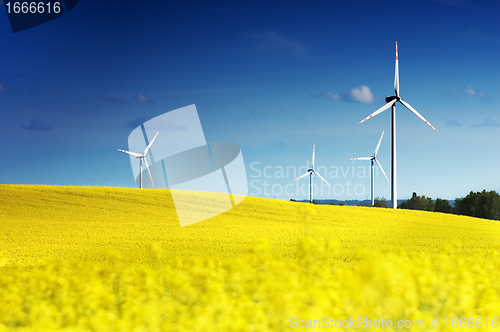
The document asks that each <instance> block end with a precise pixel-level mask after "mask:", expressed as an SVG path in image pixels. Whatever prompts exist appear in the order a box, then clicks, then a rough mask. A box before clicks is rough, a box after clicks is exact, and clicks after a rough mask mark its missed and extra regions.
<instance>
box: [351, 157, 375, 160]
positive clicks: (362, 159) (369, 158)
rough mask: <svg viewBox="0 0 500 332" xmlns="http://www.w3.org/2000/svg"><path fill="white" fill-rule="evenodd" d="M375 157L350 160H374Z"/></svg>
mask: <svg viewBox="0 0 500 332" xmlns="http://www.w3.org/2000/svg"><path fill="white" fill-rule="evenodd" d="M372 159H373V157H361V158H351V159H349V160H372Z"/></svg>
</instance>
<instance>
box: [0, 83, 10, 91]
mask: <svg viewBox="0 0 500 332" xmlns="http://www.w3.org/2000/svg"><path fill="white" fill-rule="evenodd" d="M8 91H10V86H8V85H7V84H5V83H2V82H0V93H1V92H8Z"/></svg>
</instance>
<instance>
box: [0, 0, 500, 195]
mask: <svg viewBox="0 0 500 332" xmlns="http://www.w3.org/2000/svg"><path fill="white" fill-rule="evenodd" d="M498 17H500V4H499V3H498V2H497V1H465V0H463V1H462V0H443V1H338V2H332V1H318V2H311V1H300V2H296V1H295V2H288V1H286V2H285V1H283V2H269V1H251V2H250V1H222V2H219V1H218V2H196V1H185V2H182V3H177V4H176V3H170V2H164V1H116V0H114V1H106V2H105V3H104V4H103V2H102V1H101V2H100V1H94V0H82V1H80V3H79V4H78V6H76V7H75V8H74V9H73V10H72V11H70V12H69V13H67V14H66V15H63V16H62V17H60V18H58V19H56V20H54V21H51V22H48V23H46V24H44V25H41V26H38V27H35V28H33V29H29V30H26V31H23V32H18V33H15V34H13V33H12V32H11V30H10V26H9V23H8V19H7V15H6V13H5V8H4V7H3V6H2V8H1V9H0V39H1V43H2V54H1V58H2V60H3V61H2V63H3V66H2V70H1V71H0V101H1V105H2V106H1V107H0V117H1V119H2V120H1V121H0V139H1V142H3V144H2V145H0V155H1V156H2V157H1V158H0V183H9V184H51V185H78V186H82V185H83V186H119V187H134V186H135V183H134V179H133V176H132V171H131V169H130V162H129V158H128V157H127V156H126V155H124V154H122V153H119V152H117V151H116V149H117V148H124V149H127V139H128V135H129V134H130V132H131V131H132V129H133V128H135V126H137V124H139V123H140V122H141V121H144V120H147V119H150V118H153V117H155V116H157V115H160V114H162V113H165V112H167V111H170V110H174V109H177V108H180V107H184V106H187V105H191V104H195V105H196V107H197V109H198V113H199V116H200V120H201V123H202V125H203V129H204V132H205V137H206V140H207V141H209V142H217V141H222V142H233V143H236V144H238V145H239V146H240V147H241V149H242V153H243V158H244V160H245V164H246V169H247V176H248V182H249V194H250V195H253V196H262V197H274V196H276V198H279V199H290V198H295V199H304V198H306V197H308V184H307V180H305V179H301V180H304V181H302V182H300V180H299V187H295V186H294V187H293V188H292V187H288V188H289V189H288V193H290V194H286V193H284V189H285V186H286V185H287V184H289V183H292V181H293V178H294V174H293V173H290V174H286V172H285V173H284V174H281V173H280V170H281V169H280V167H283V168H284V169H285V170H286V168H287V167H289V169H292V168H293V167H295V168H296V169H297V170H298V168H299V167H301V166H306V163H307V162H308V161H309V162H310V159H311V154H312V145H313V144H314V143H315V144H316V151H317V155H316V164H317V166H324V167H325V168H326V169H323V171H325V172H322V175H323V176H324V177H325V178H326V179H327V180H328V181H329V182H330V183H331V184H332V185H337V187H336V188H335V189H336V191H335V192H332V191H330V193H328V191H326V188H324V192H323V194H321V192H319V193H318V194H317V195H316V197H317V198H336V199H365V198H367V197H368V196H369V183H370V179H369V162H361V161H358V162H351V161H349V158H352V157H365V156H370V155H371V154H372V153H373V150H374V148H375V146H376V144H377V141H378V138H379V137H380V134H381V133H382V131H383V130H385V136H384V140H383V141H382V145H381V148H380V152H379V161H380V162H381V164H382V166H383V167H384V169H385V171H386V173H388V175H389V173H390V112H389V111H386V112H384V113H382V114H380V115H378V116H376V117H375V118H373V119H370V120H369V121H367V122H364V123H362V124H358V122H359V121H360V120H362V119H363V118H364V117H366V116H367V115H369V114H370V113H372V112H373V111H375V110H376V109H377V108H379V107H380V106H382V105H383V104H384V101H383V99H384V97H385V96H388V95H393V92H394V91H393V80H394V52H395V41H398V46H399V70H400V94H401V96H402V98H403V100H405V101H407V102H409V103H410V104H411V105H412V106H413V107H414V108H416V109H417V111H419V112H420V113H421V114H422V115H423V116H424V117H425V118H426V119H427V120H429V121H430V122H431V123H432V124H433V125H434V126H435V127H436V128H437V129H438V132H437V133H436V132H434V131H433V130H432V129H431V128H429V127H428V126H427V125H425V124H424V123H423V122H422V121H421V120H420V119H418V118H417V117H416V116H415V115H413V114H412V113H410V112H409V111H408V110H406V109H404V108H403V107H402V106H400V107H398V108H397V129H398V131H397V134H398V137H397V144H398V146H397V153H398V192H399V195H398V196H399V198H407V197H410V196H411V193H412V192H414V191H416V192H417V193H418V194H424V195H426V196H431V197H433V198H436V197H440V198H448V199H454V198H456V197H462V196H465V195H467V194H468V192H469V191H471V190H472V191H479V190H483V189H486V190H496V191H497V192H500V176H499V175H498V169H499V165H500V153H499V139H500V100H499V92H500V80H499V78H500V65H499V60H498V59H500V23H499V21H498ZM265 167H267V168H266V173H265V174H266V176H267V177H266V176H265V175H264V173H263V170H264V168H265ZM353 167H354V170H355V172H354V173H353V172H352V171H353ZM360 167H361V168H360ZM302 170H303V169H302ZM363 170H364V171H363ZM363 172H364V173H363ZM264 181H266V182H264ZM294 185H295V183H294ZM302 185H303V187H300V186H302ZM273 186H274V192H273V190H272V188H273ZM355 186H357V187H356V188H357V192H355V191H354V188H355ZM266 188H267V192H266ZM301 188H302V189H301ZM375 190H376V196H384V197H386V198H390V186H389V184H388V183H387V182H386V180H385V179H384V178H383V176H382V174H379V176H378V177H377V179H376V187H375Z"/></svg>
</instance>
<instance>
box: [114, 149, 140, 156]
mask: <svg viewBox="0 0 500 332" xmlns="http://www.w3.org/2000/svg"><path fill="white" fill-rule="evenodd" d="M117 150H118V151H121V152H125V153H128V154H129V155H132V156H134V157H142V154H138V153H135V152H130V151H127V150H121V149H117Z"/></svg>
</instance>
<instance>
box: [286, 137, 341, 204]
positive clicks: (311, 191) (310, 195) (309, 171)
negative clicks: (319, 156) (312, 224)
mask: <svg viewBox="0 0 500 332" xmlns="http://www.w3.org/2000/svg"><path fill="white" fill-rule="evenodd" d="M315 149H316V144H314V145H313V159H312V163H311V168H310V169H308V170H307V173H306V174H304V175H301V176H299V177H298V178H296V179H295V180H293V181H297V180H298V179H300V178H303V177H304V176H306V175H309V203H312V201H313V177H312V176H313V173H314V174H316V175H317V176H319V178H320V179H321V180H323V181H325V182H326V184H327V185H329V186H330V187H331V186H332V185H331V184H329V183H328V181H326V180H325V179H323V177H322V176H321V175H319V173H317V172H316V171H315V170H314V152H315Z"/></svg>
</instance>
